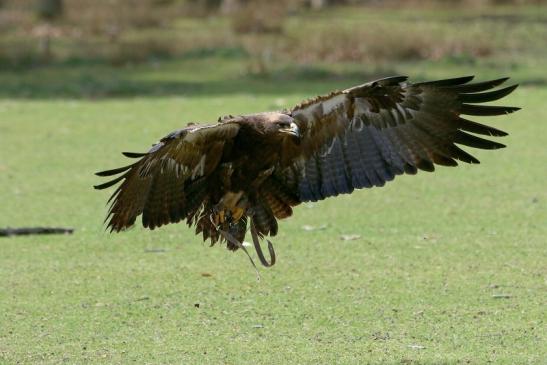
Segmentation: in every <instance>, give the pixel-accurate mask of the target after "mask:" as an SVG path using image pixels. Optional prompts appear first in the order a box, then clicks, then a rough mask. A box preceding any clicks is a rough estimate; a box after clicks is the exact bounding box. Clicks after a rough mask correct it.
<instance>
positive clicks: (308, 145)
mask: <svg viewBox="0 0 547 365" xmlns="http://www.w3.org/2000/svg"><path fill="white" fill-rule="evenodd" d="M472 79H473V77H472V76H471V77H462V78H456V79H448V80H440V81H433V82H424V83H417V84H412V83H410V82H407V81H406V80H407V78H406V77H404V76H398V77H391V78H386V79H382V80H378V81H375V82H371V83H367V84H363V85H360V86H356V87H352V88H350V89H347V90H344V91H337V92H334V93H332V94H330V95H328V96H323V97H317V98H315V99H313V100H309V101H306V102H304V103H302V104H300V105H298V106H296V107H295V108H294V109H293V110H292V111H291V115H292V116H293V118H295V119H296V123H297V124H298V126H299V128H300V133H301V135H302V136H303V137H302V141H301V143H300V145H299V146H296V147H295V146H292V148H287V149H286V150H285V153H286V155H285V156H284V161H289V163H286V164H285V165H286V166H287V167H285V168H284V169H282V170H281V172H278V173H277V174H276V176H275V178H276V179H277V180H279V181H280V182H282V183H283V184H284V185H286V186H288V187H290V188H291V190H292V191H294V192H296V193H297V195H298V196H299V199H300V200H301V201H316V200H321V199H324V198H326V197H329V196H334V195H338V194H342V193H351V192H352V191H353V190H354V189H359V188H368V187H372V186H382V185H384V184H385V182H386V181H390V180H393V178H394V177H395V176H396V175H400V174H402V173H409V174H415V173H416V172H417V170H418V169H420V170H426V171H433V170H434V164H438V165H445V166H456V165H457V162H456V160H460V161H464V162H467V163H479V161H478V160H477V159H476V158H475V157H473V156H472V155H470V154H469V153H467V152H465V151H464V150H462V149H461V148H459V147H458V146H457V144H459V145H464V146H469V147H475V148H481V149H496V148H501V147H504V145H502V144H500V143H497V142H493V141H490V140H487V139H483V138H480V137H477V136H475V135H472V134H469V133H467V132H472V133H476V134H483V135H490V136H504V135H506V133H505V132H503V131H500V130H498V129H495V128H492V127H489V126H486V125H482V124H479V123H476V122H473V121H470V120H467V119H465V118H463V117H462V115H472V116H493V115H502V114H507V113H511V112H514V111H516V110H518V109H519V108H514V107H505V106H487V105H480V103H483V102H488V101H494V100H498V99H500V98H502V97H504V96H506V95H507V94H509V93H511V92H512V91H513V90H514V89H515V88H516V87H517V85H514V86H509V87H506V88H502V89H498V90H495V91H487V90H490V89H493V88H495V87H496V86H498V85H501V84H502V83H503V82H505V81H506V80H507V79H506V78H504V79H499V80H492V81H486V82H478V83H469V82H470V81H471V80H472ZM485 91H486V92H485Z"/></svg>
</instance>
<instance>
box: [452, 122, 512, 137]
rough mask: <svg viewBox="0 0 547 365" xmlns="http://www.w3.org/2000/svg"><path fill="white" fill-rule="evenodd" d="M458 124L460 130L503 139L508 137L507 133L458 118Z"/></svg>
mask: <svg viewBox="0 0 547 365" xmlns="http://www.w3.org/2000/svg"><path fill="white" fill-rule="evenodd" d="M457 124H458V128H460V129H463V130H465V131H468V132H473V133H477V134H483V135H486V136H494V137H503V136H506V135H507V133H506V132H504V131H502V130H499V129H496V128H493V127H490V126H487V125H484V124H480V123H477V122H473V121H471V120H467V119H463V118H458V122H457Z"/></svg>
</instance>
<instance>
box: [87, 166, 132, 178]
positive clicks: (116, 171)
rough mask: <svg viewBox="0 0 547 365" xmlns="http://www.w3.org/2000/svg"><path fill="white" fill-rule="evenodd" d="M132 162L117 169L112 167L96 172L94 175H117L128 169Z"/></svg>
mask: <svg viewBox="0 0 547 365" xmlns="http://www.w3.org/2000/svg"><path fill="white" fill-rule="evenodd" d="M133 165H134V164H131V165H127V166H124V167H118V168H117V169H112V170H106V171H100V172H96V173H95V175H97V176H112V175H117V174H119V173H120V172H124V171H126V170H129V169H130V168H131V167H133Z"/></svg>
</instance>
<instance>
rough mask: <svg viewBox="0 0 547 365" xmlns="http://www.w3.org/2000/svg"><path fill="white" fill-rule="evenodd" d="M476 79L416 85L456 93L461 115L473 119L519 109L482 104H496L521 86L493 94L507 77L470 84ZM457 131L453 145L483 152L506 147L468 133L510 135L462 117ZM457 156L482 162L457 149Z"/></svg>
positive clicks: (469, 160)
mask: <svg viewBox="0 0 547 365" xmlns="http://www.w3.org/2000/svg"><path fill="white" fill-rule="evenodd" d="M472 79H473V76H466V77H460V78H454V79H446V80H438V81H430V82H423V83H417V84H415V85H416V86H418V87H420V86H434V87H439V88H440V89H441V90H446V91H451V92H454V93H456V95H457V99H458V101H459V102H460V103H461V104H460V108H459V114H463V115H470V116H496V115H505V114H509V113H513V112H515V111H517V110H520V108H518V107H511V106H497V105H480V104H481V103H486V102H491V101H496V100H499V99H502V98H503V97H505V96H507V95H509V94H511V93H512V92H513V91H514V90H515V89H516V88H517V87H518V84H515V85H511V86H507V87H504V88H501V89H497V90H493V91H490V90H492V89H494V88H496V87H497V86H500V85H502V84H503V83H505V82H506V81H507V80H509V78H508V77H503V78H499V79H495V80H490V81H483V82H476V83H469V82H470V81H471V80H472ZM456 124H457V127H458V131H457V132H455V134H454V135H453V142H454V143H457V144H461V145H464V146H469V147H474V148H480V149H498V148H503V147H505V145H504V144H502V143H498V142H494V141H490V140H487V139H484V138H481V137H477V136H475V135H472V134H469V133H466V132H471V133H476V134H481V135H487V136H494V137H502V136H506V135H507V133H506V132H504V131H502V130H499V129H496V128H493V127H490V126H487V125H484V124H480V123H477V122H474V121H470V120H467V119H465V118H462V117H461V116H460V117H458V118H457V119H456ZM455 151H456V152H457V155H456V156H455V157H456V158H458V159H459V160H461V161H464V162H468V163H479V161H478V160H477V159H476V158H474V157H473V156H471V155H470V154H468V153H467V152H464V151H463V150H460V149H457V150H455Z"/></svg>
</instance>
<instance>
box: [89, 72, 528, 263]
mask: <svg viewBox="0 0 547 365" xmlns="http://www.w3.org/2000/svg"><path fill="white" fill-rule="evenodd" d="M472 80H473V76H467V77H459V78H451V79H444V80H437V81H429V82H418V83H411V82H410V81H408V77H406V76H394V77H388V78H383V79H380V80H377V81H373V82H369V83H365V84H362V85H358V86H354V87H351V88H349V89H345V90H336V91H333V92H331V93H330V94H328V95H324V96H318V97H315V98H312V99H309V100H306V101H303V102H301V103H300V104H298V105H296V106H295V107H293V108H292V109H288V110H282V111H274V112H264V113H256V114H248V115H238V116H232V115H229V116H225V117H221V118H219V119H218V121H217V123H216V124H209V125H198V124H193V123H190V124H188V126H187V127H186V128H183V129H180V130H176V131H174V132H172V133H170V134H168V135H167V136H165V137H163V138H162V139H160V140H159V142H157V143H156V144H154V145H153V146H152V148H151V149H150V150H149V151H148V152H146V153H134V152H123V155H125V156H126V157H129V158H132V159H136V162H134V163H132V164H129V165H127V166H124V167H120V168H116V169H112V170H107V171H102V172H98V173H97V174H96V175H98V176H106V177H112V176H115V175H118V176H116V177H114V178H112V179H111V180H110V181H108V182H105V183H103V184H100V185H96V186H95V188H96V189H106V188H109V187H111V186H113V185H116V184H118V183H120V184H119V186H118V187H117V188H116V189H115V190H114V192H113V194H112V196H111V197H110V199H109V203H110V208H109V210H108V214H107V217H106V219H105V223H106V222H108V223H107V229H108V228H110V232H112V231H115V232H119V231H122V230H125V229H126V228H128V227H131V226H132V225H134V223H135V220H136V219H137V217H138V216H140V215H142V224H143V226H144V227H146V228H149V229H151V230H153V229H155V228H158V227H161V226H163V225H166V224H168V223H177V222H180V221H183V220H185V221H186V223H187V224H188V226H190V227H192V226H195V231H196V234H199V233H201V234H202V235H203V240H204V241H207V240H210V243H211V246H213V245H214V244H215V243H217V242H220V243H226V246H227V248H228V249H230V250H237V249H238V248H242V249H243V250H245V253H247V255H249V254H248V252H247V250H246V249H245V246H246V245H244V244H243V242H244V239H245V236H246V233H247V231H250V233H251V236H252V241H253V243H254V247H255V250H256V253H257V256H258V258H259V259H260V262H261V263H262V264H263V265H264V266H271V265H273V264H274V263H275V251H274V249H273V245H272V243H271V242H270V241H267V243H268V249H269V254H270V258H269V260H268V259H267V258H266V257H265V256H264V253H263V251H262V249H261V246H260V240H261V239H264V238H265V237H266V236H275V235H276V234H277V232H278V220H280V219H284V218H287V217H290V216H291V215H292V213H293V207H295V206H297V205H299V204H300V203H303V202H315V201H319V200H323V199H325V198H328V197H333V196H337V195H339V194H350V193H351V192H353V191H354V190H355V189H362V188H371V187H374V186H383V185H384V184H385V183H386V182H388V181H391V180H393V179H394V178H395V176H397V175H402V174H410V175H413V174H416V173H417V172H418V170H424V171H433V170H434V169H435V165H441V166H456V165H457V164H458V162H457V161H462V162H465V163H470V164H478V163H479V160H477V159H476V158H475V157H473V156H472V155H471V154H469V153H468V152H466V151H464V150H463V149H461V148H460V147H459V146H468V147H474V148H480V149H497V148H501V147H505V146H504V145H503V144H501V143H498V142H494V141H491V140H489V139H485V138H482V137H478V136H477V135H486V136H493V137H500V136H505V135H507V133H505V132H503V131H501V130H499V129H496V128H493V127H490V126H487V125H484V124H479V123H477V122H474V121H471V120H469V119H467V116H495V115H503V114H508V113H512V112H514V111H517V110H519V109H520V108H517V107H509V106H498V105H482V103H485V102H490V101H495V100H498V99H500V98H503V97H504V96H506V95H508V94H510V93H511V92H512V91H513V90H515V88H516V87H517V86H518V85H512V86H508V87H503V88H499V87H498V86H500V85H502V84H503V83H504V82H505V81H507V80H508V78H500V79H496V80H491V81H484V82H472ZM464 116H465V117H464ZM249 258H251V257H250V256H249ZM251 262H252V259H251ZM253 265H254V263H253Z"/></svg>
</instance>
